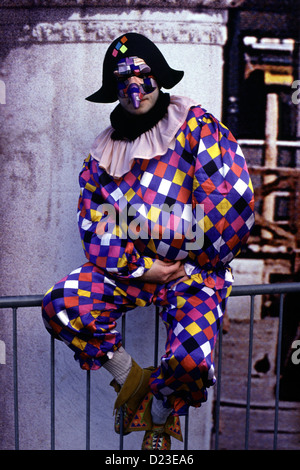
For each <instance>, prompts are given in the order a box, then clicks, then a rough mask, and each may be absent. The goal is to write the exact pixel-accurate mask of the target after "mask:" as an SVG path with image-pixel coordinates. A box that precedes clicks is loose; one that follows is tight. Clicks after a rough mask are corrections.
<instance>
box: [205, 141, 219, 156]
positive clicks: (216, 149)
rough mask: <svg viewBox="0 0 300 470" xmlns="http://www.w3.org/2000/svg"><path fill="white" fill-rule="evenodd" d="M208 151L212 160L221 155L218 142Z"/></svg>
mask: <svg viewBox="0 0 300 470" xmlns="http://www.w3.org/2000/svg"><path fill="white" fill-rule="evenodd" d="M207 151H208V153H209V155H210V156H211V158H216V157H217V156H218V155H220V153H221V151H220V147H219V145H218V143H217V142H216V143H215V144H214V145H213V146H212V147H209V148H208V149H207Z"/></svg>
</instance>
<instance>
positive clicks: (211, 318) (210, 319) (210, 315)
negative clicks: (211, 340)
mask: <svg viewBox="0 0 300 470" xmlns="http://www.w3.org/2000/svg"><path fill="white" fill-rule="evenodd" d="M204 316H205V318H206V320H207V321H208V323H209V324H210V325H212V324H213V323H215V321H216V319H215V316H214V314H213V313H212V311H209V312H207V313H206V314H205V315H204Z"/></svg>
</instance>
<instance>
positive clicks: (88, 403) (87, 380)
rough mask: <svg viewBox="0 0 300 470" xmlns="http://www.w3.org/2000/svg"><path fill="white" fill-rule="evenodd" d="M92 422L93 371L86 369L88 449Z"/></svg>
mask: <svg viewBox="0 0 300 470" xmlns="http://www.w3.org/2000/svg"><path fill="white" fill-rule="evenodd" d="M90 423H91V371H90V370H87V371H86V450H90V441H91V437H90V436H91V433H90Z"/></svg>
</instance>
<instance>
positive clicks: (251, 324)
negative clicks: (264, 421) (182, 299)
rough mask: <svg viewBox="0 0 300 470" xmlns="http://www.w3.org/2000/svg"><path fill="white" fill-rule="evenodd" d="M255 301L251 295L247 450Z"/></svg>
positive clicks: (247, 442)
mask: <svg viewBox="0 0 300 470" xmlns="http://www.w3.org/2000/svg"><path fill="white" fill-rule="evenodd" d="M254 299H255V296H254V295H251V304H250V328H249V353H248V354H249V355H248V378H247V407H246V427H245V450H248V446H249V425H250V400H251V371H252V352H253V323H254Z"/></svg>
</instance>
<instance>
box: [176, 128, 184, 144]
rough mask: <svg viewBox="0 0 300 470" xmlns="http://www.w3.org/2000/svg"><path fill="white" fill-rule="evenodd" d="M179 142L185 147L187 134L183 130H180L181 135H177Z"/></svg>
mask: <svg viewBox="0 0 300 470" xmlns="http://www.w3.org/2000/svg"><path fill="white" fill-rule="evenodd" d="M177 140H178V142H179V143H180V145H181V147H184V144H185V135H184V133H183V132H180V134H179V136H178V137H177Z"/></svg>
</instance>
